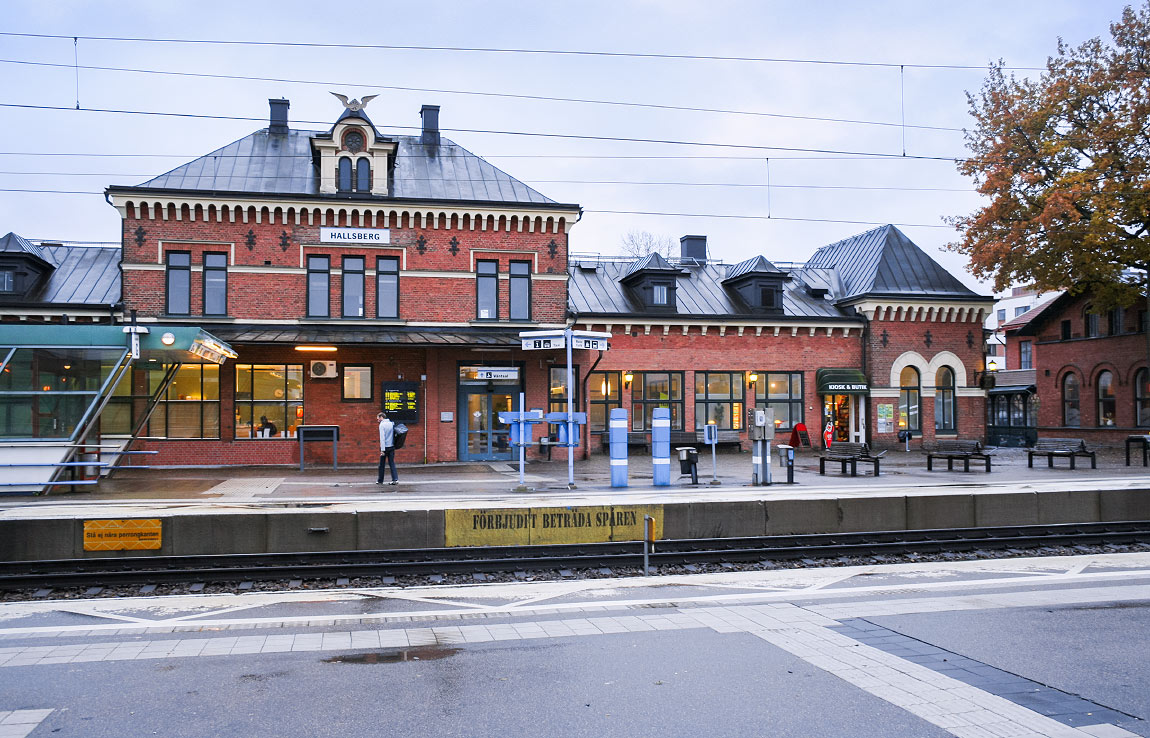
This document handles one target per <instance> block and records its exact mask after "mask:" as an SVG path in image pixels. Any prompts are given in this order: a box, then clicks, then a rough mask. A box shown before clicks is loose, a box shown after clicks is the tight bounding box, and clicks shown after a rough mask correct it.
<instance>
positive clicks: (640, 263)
mask: <svg viewBox="0 0 1150 738" xmlns="http://www.w3.org/2000/svg"><path fill="white" fill-rule="evenodd" d="M681 271H682V270H681V269H679V268H677V267H673V266H671V262H669V261H667V260H666V259H664V258H663V255H662V254H660V253H659V252H658V251H652V252H651V253H649V254H647V255H646V256H644V257H642V258H640V259H636V260H635V261H633V262H631V263H630V264H629V265H628V266H627V271H626V272H624V274H623V277H622V278H623V279H626V278H627V277H630V276H631V275H633V274H638V273H639V272H672V273H674V274H679V273H680V272H681Z"/></svg>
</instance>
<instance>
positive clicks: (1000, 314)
mask: <svg viewBox="0 0 1150 738" xmlns="http://www.w3.org/2000/svg"><path fill="white" fill-rule="evenodd" d="M1005 322H1006V308H1003V309H1002V310H999V311H998V324H999V325H1002V324H1003V323H1005Z"/></svg>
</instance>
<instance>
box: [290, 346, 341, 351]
mask: <svg viewBox="0 0 1150 738" xmlns="http://www.w3.org/2000/svg"><path fill="white" fill-rule="evenodd" d="M295 350H296V351H335V350H336V348H335V346H314V345H308V346H296V347H295Z"/></svg>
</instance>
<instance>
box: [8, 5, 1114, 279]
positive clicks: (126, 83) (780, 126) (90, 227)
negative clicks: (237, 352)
mask: <svg viewBox="0 0 1150 738" xmlns="http://www.w3.org/2000/svg"><path fill="white" fill-rule="evenodd" d="M1126 4H1127V3H1123V2H1113V1H1111V0H1078V1H1073V0H1045V1H1044V2H1042V3H1038V2H1032V1H1026V2H1023V1H1021V0H995V1H993V2H983V1H978V2H955V3H934V2H922V1H921V0H917V1H915V2H893V1H892V2H882V1H878V2H871V3H859V2H833V3H832V2H825V3H817V2H805V3H804V2H724V1H723V0H710V1H709V2H705V3H700V2H678V1H677V0H675V1H667V0H662V1H659V2H642V1H640V0H610V1H604V2H582V3H559V2H522V3H520V2H498V1H489V2H475V3H464V2H450V3H444V2H422V3H421V2H414V3H412V2H409V3H382V2H381V3H359V4H340V3H316V2H314V0H313V1H309V2H296V1H294V0H286V1H285V0H281V1H280V2H247V1H241V2H234V1H233V2H215V1H206V0H197V2H165V1H163V0H160V1H158V2H157V1H156V0H149V1H148V2H137V1H135V0H120V1H118V2H115V3H111V2H107V3H95V2H75V1H71V0H52V2H43V1H41V0H36V1H25V0H4V2H3V3H2V9H3V17H4V23H3V25H2V26H0V31H4V32H8V33H28V34H48V35H62V36H67V37H68V38H66V39H53V38H28V37H17V36H0V60H2V61H0V80H3V82H0V103H2V104H3V106H0V130H3V131H5V133H6V138H7V139H8V143H7V144H4V145H3V150H4V153H3V154H2V155H0V172H2V173H0V189H3V190H18V189H25V190H27V189H32V190H67V191H79V192H81V193H84V192H88V193H100V192H102V190H103V188H104V187H106V186H107V185H110V184H129V185H130V184H138V183H140V182H143V181H145V180H147V179H149V178H151V177H153V176H155V175H157V174H160V173H162V172H165V171H168V170H169V169H172V168H174V167H176V166H178V165H180V164H182V163H184V162H185V161H188V160H191V159H193V158H196V157H197V156H200V155H202V154H206V153H208V152H209V151H212V150H214V149H216V148H218V147H220V146H223V145H225V144H227V143H229V142H231V141H234V140H236V139H238V138H241V137H243V136H245V135H247V134H249V133H251V132H252V131H254V130H256V129H259V128H262V127H264V126H265V125H266V117H267V112H268V105H267V100H268V98H269V97H281V96H282V97H286V98H289V99H290V100H291V111H290V121H291V125H292V127H294V128H301V129H313V130H317V129H325V128H328V127H330V125H331V123H333V122H334V121H335V119H336V118H337V117H338V116H339V114H340V113H341V112H342V110H343V108H342V106H341V105H340V103H339V102H338V101H337V100H336V99H335V98H333V97H332V96H331V95H330V94H328V91H329V90H334V91H337V92H342V93H344V94H347V95H349V96H351V97H356V98H358V97H362V96H363V95H368V94H377V95H379V97H378V98H376V99H375V100H373V101H372V102H371V103H370V104H369V105H368V107H367V112H368V113H369V114H370V116H371V118H372V120H373V121H374V122H375V123H376V125H377V127H379V128H380V129H381V130H382V131H383V132H385V133H395V134H411V133H412V132H413V131H414V129H415V128H416V127H417V126H418V125H419V109H420V106H421V105H423V104H425V103H426V104H438V105H440V106H441V107H442V112H441V115H440V125H441V127H442V128H443V129H444V131H445V134H444V135H446V136H447V137H448V138H451V139H452V140H454V141H456V142H457V143H459V144H461V145H462V146H464V147H465V148H467V149H469V150H471V151H472V152H474V153H476V154H478V155H479V156H482V157H485V158H487V159H488V160H490V161H491V162H492V163H493V164H495V165H496V166H498V167H500V168H501V169H503V170H504V171H506V172H508V173H509V174H511V175H512V176H514V177H516V178H518V179H520V180H522V181H524V182H526V183H527V184H529V185H531V186H533V187H535V188H536V189H537V190H539V191H540V192H542V193H543V194H545V195H547V196H548V197H551V198H552V199H554V200H557V201H560V202H564V203H578V204H579V205H581V206H582V207H583V208H584V209H585V210H586V213H585V215H584V216H583V219H582V220H581V221H580V222H579V223H578V224H577V225H576V226H575V228H574V229H573V231H572V233H571V250H572V252H596V253H617V252H619V250H620V248H621V238H622V236H623V235H624V234H625V233H627V232H628V231H650V232H652V233H654V234H656V235H659V236H664V237H669V238H672V239H674V240H675V241H676V242H677V241H678V237H679V236H681V235H683V234H688V233H690V234H704V235H706V236H707V237H708V239H709V248H710V253H711V256H712V257H715V258H722V259H724V260H726V261H728V262H734V261H738V260H741V259H745V258H747V257H749V256H752V255H755V254H763V255H765V256H766V257H767V258H768V259H771V260H775V261H802V260H805V259H806V258H808V257H809V256H810V255H811V254H812V253H813V252H814V250H815V249H817V248H818V247H819V246H822V245H824V244H827V243H831V242H833V241H837V240H839V239H841V238H846V237H849V236H851V235H854V234H856V233H860V232H862V231H865V230H868V229H870V228H872V227H874V226H873V225H869V224H870V223H874V224H881V223H895V224H900V226H899V227H900V228H902V230H903V231H904V232H905V233H906V234H907V235H908V236H909V237H910V238H911V239H912V240H914V241H915V242H916V243H918V244H919V245H920V246H922V247H923V248H924V249H925V250H926V251H927V252H928V253H930V254H931V255H932V256H934V257H935V258H936V259H938V260H939V261H941V262H942V263H943V264H944V265H946V266H947V267H948V268H950V269H951V270H952V271H953V272H955V273H956V274H957V275H958V276H960V278H962V279H963V280H964V281H965V282H967V283H968V284H970V285H971V286H973V287H976V288H978V289H980V291H981V292H983V293H986V292H987V291H988V288H986V287H981V288H979V287H978V285H977V283H976V282H975V280H974V279H973V278H972V277H971V276H970V275H969V273H967V272H966V270H965V260H964V259H963V258H962V257H960V256H959V255H957V254H954V253H950V252H946V251H944V247H945V245H946V244H947V243H948V242H952V241H954V240H955V239H956V233H955V232H954V231H953V230H952V229H950V228H949V227H945V226H944V224H943V221H942V219H943V218H944V217H945V216H949V215H957V214H963V213H967V212H970V211H972V210H973V209H974V208H975V207H976V206H977V204H978V198H977V196H976V195H975V194H974V193H973V192H972V191H970V190H971V183H970V182H969V181H968V180H965V179H963V178H962V177H960V176H959V175H958V174H957V173H956V171H955V167H954V164H953V162H952V161H948V160H946V159H947V157H957V156H962V155H963V153H964V146H963V137H962V133H961V131H960V130H949V129H961V128H963V127H965V126H969V125H970V118H969V116H968V113H967V103H966V95H965V93H966V91H968V90H969V91H975V90H977V89H978V88H979V86H980V85H981V83H982V80H983V78H984V77H985V68H986V65H987V64H988V63H989V62H991V61H992V60H996V59H1000V58H1001V59H1003V60H1004V61H1005V62H1006V63H1007V64H1008V65H1010V66H1017V67H1035V66H1041V65H1042V64H1044V62H1045V60H1046V58H1047V56H1048V55H1050V54H1051V53H1053V52H1054V50H1055V48H1056V43H1057V39H1058V37H1062V38H1064V39H1065V40H1066V41H1067V42H1069V43H1072V44H1075V45H1076V44H1078V43H1081V42H1082V41H1083V40H1085V39H1088V38H1091V37H1094V36H1102V37H1104V38H1108V25H1109V23H1110V22H1111V21H1113V20H1116V19H1117V18H1118V17H1119V15H1120V13H1121V10H1122V8H1123V7H1124V5H1126ZM72 36H79V37H80V39H79V41H78V43H74V42H73V40H72V38H71V37H72ZM85 36H88V37H93V36H105V37H108V36H113V37H132V38H148V39H181V40H228V41H261V42H295V43H312V44H363V45H385V46H386V45H390V46H424V47H426V46H435V47H471V48H474V47H483V48H498V49H534V50H568V51H599V52H622V53H626V54H658V55H669V54H673V55H691V56H721V57H753V58H755V59H763V58H771V59H792V60H815V61H848V62H863V63H868V64H869V65H842V64H809V63H780V62H767V61H731V60H702V59H667V58H637V57H634V56H602V55H600V56H589V55H559V54H529V53H492V52H479V51H446V50H399V49H379V48H373V49H349V48H322V47H314V46H313V47H308V46H293V47H286V46H274V45H250V44H248V45H244V44H237V45H209V44H187V43H154V42H136V41H133V42H124V41H104V40H92V39H86V38H84V37H85ZM77 60H78V64H79V67H80V68H79V70H77V69H75V68H73V65H74V64H75V63H76V62H77ZM14 62H37V63H39V64H47V65H53V64H55V65H62V66H38V65H32V64H27V63H14ZM892 65H893V66H892ZM899 65H905V68H904V69H903V70H902V71H901V73H900V69H899ZM915 65H927V66H929V65H965V66H972V67H975V68H974V69H939V68H924V67H923V66H915ZM84 67H119V68H127V69H137V70H151V71H165V72H176V73H180V74H177V75H157V74H147V73H139V72H125V71H100V70H94V69H85V68H84ZM1018 73H1019V74H1033V72H1027V71H1025V70H1023V71H1019V72H1018ZM196 74H198V75H230V76H239V77H259V78H265V79H263V80H257V79H222V78H218V77H196V76H184V75H196ZM266 78H274V79H275V80H276V81H266ZM77 80H78V82H77ZM77 87H78V95H77ZM389 87H390V88H397V87H398V88H408V89H389ZM411 88H418V89H411ZM473 93H498V94H499V95H520V96H542V97H551V98H577V99H580V100H588V101H590V100H593V101H604V102H623V103H639V104H645V105H649V106H650V105H655V106H672V107H676V108H682V107H690V108H708V109H720V110H724V111H740V112H702V111H686V110H675V109H666V108H662V109H660V108H654V107H637V106H633V105H632V106H623V105H611V104H598V103H590V102H563V101H553V100H551V101H549V100H530V99H519V98H515V97H500V96H492V95H478V94H473ZM77 100H78V102H79V105H80V107H81V108H82V109H81V110H79V111H77V110H74V108H75V107H76V105H77ZM904 100H905V105H904V104H903V101H904ZM13 105H34V106H51V107H57V108H65V109H53V110H40V109H28V108H20V107H11V106H13ZM83 108H100V109H109V110H119V111H150V112H165V113H182V114H194V115H206V116H230V117H232V118H237V117H238V118H245V120H233V119H202V118H201V119H198V118H186V117H170V116H157V115H138V114H129V113H103V112H91V111H88V110H83ZM747 113H754V114H755V115H752V114H747ZM763 114H770V115H763ZM775 116H803V117H807V118H835V119H843V120H850V121H868V122H870V123H886V124H893V125H873V124H868V123H851V122H831V121H819V120H807V119H803V118H789V117H775ZM904 121H905V124H906V127H905V128H904V127H901V126H900V125H899V124H900V123H902V122H904ZM912 126H925V127H934V128H941V129H947V130H935V129H933V128H921V127H912ZM451 129H469V130H454V131H453V130H451ZM476 131H489V132H486V133H485V132H476ZM512 132H514V133H512ZM517 134H561V135H573V136H591V137H605V138H608V139H659V140H662V141H678V142H691V143H695V144H701V143H717V144H723V146H703V145H680V144H668V143H642V142H635V141H618V140H583V139H579V138H553V137H541V136H532V135H517ZM737 146H746V147H753V148H738V147H737ZM904 146H905V153H906V155H907V158H902V157H901V156H900V155H901V154H903V151H904ZM765 147H779V148H777V149H770V148H765ZM785 149H800V150H785ZM804 150H805V151H804ZM811 150H823V151H835V152H838V151H841V152H863V153H870V154H885V155H895V158H885V159H884V158H876V157H867V158H864V157H858V156H849V155H835V156H834V158H820V157H828V156H830V155H829V154H824V153H817V152H816V151H811ZM85 154H87V155H88V156H84V155H85ZM93 154H99V155H100V156H91V155H93ZM634 157H648V158H634ZM912 157H938V158H936V159H930V158H921V159H920V158H912ZM768 176H769V181H770V185H771V186H770V188H769V190H768V188H767V187H766V186H765V185H766V184H767V181H768ZM850 188H907V189H850ZM928 188H930V189H928ZM604 211H628V212H621V213H609V212H604ZM641 213H676V214H687V215H685V216H684V215H653V214H641ZM768 215H770V216H771V219H770V220H765V218H766V217H767V216H768ZM714 216H730V217H714ZM827 220H829V221H859V222H819V221H827ZM940 226H942V227H940ZM8 231H14V232H16V233H19V234H21V235H23V236H26V237H29V238H32V239H34V240H40V239H48V240H69V241H109V242H116V241H118V240H119V238H120V220H119V217H118V215H117V214H116V211H115V210H114V209H113V208H112V207H111V206H109V205H108V204H107V203H106V202H105V201H104V198H103V195H102V194H59V193H47V192H12V191H4V192H2V193H0V233H6V232H8Z"/></svg>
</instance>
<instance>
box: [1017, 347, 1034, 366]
mask: <svg viewBox="0 0 1150 738" xmlns="http://www.w3.org/2000/svg"><path fill="white" fill-rule="evenodd" d="M1018 368H1019V369H1033V368H1034V344H1033V343H1032V342H1030V341H1019V342H1018Z"/></svg>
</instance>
